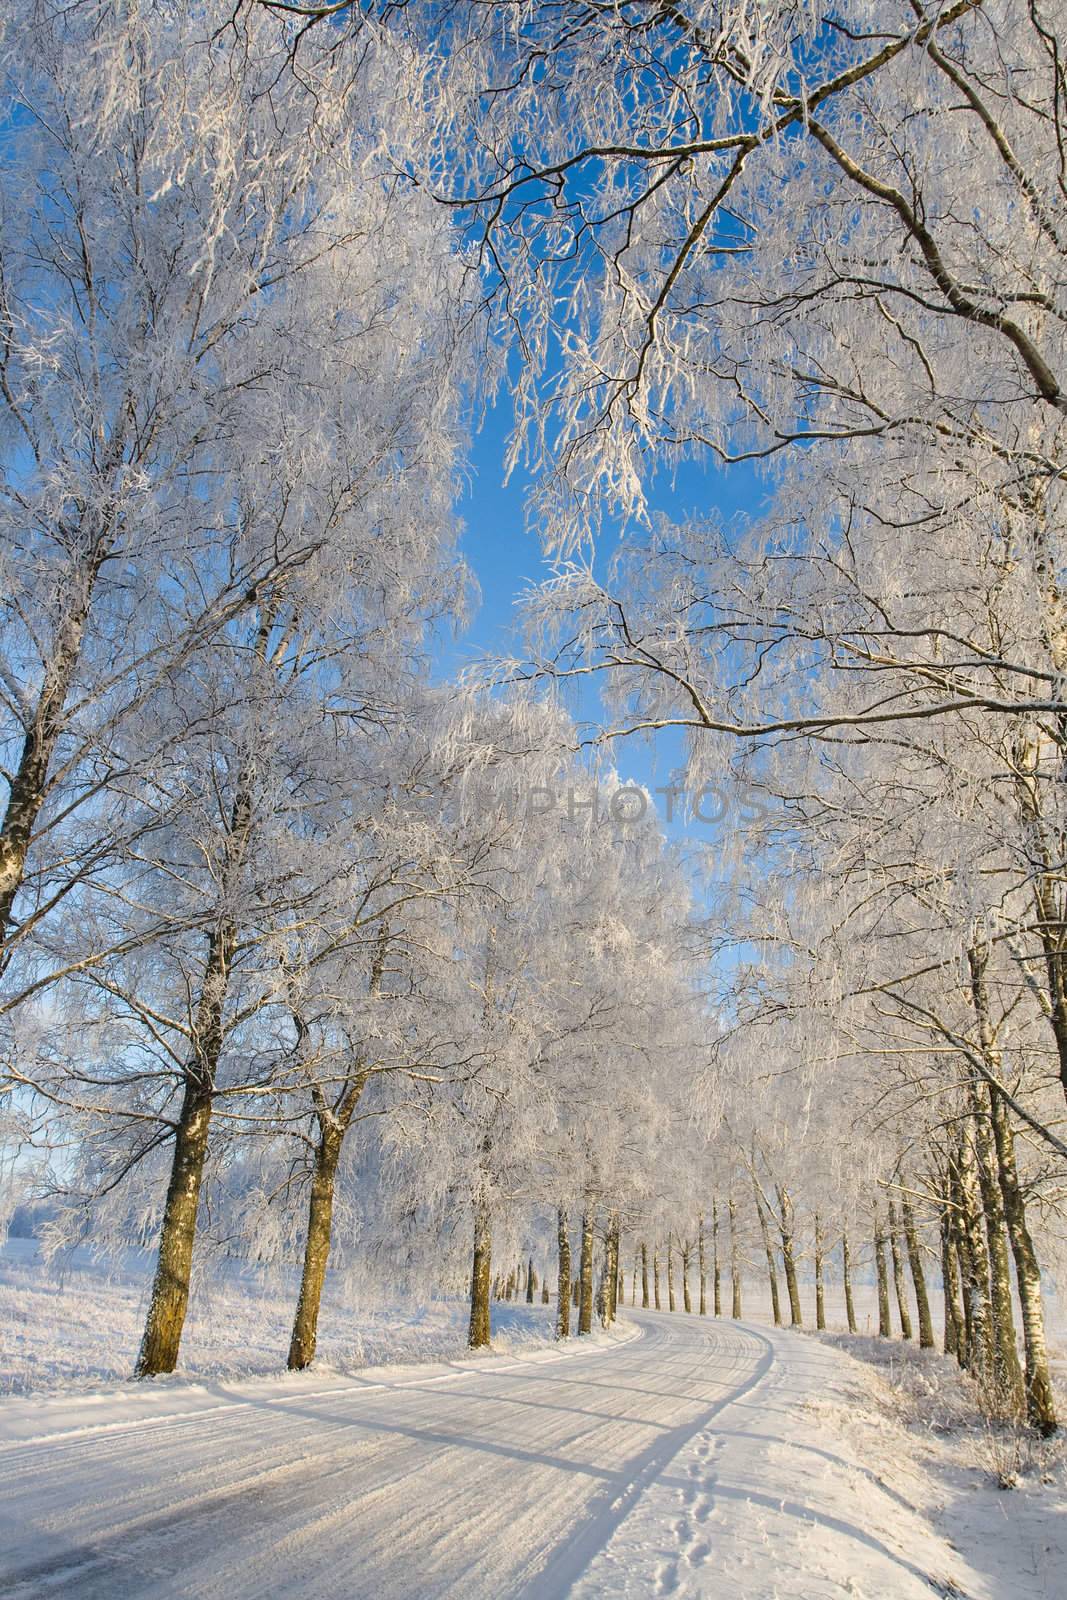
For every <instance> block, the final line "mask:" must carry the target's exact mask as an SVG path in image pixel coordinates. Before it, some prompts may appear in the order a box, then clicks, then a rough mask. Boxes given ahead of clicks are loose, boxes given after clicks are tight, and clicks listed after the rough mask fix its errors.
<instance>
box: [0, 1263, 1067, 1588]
mask: <svg viewBox="0 0 1067 1600" xmlns="http://www.w3.org/2000/svg"><path fill="white" fill-rule="evenodd" d="M28 1257H29V1253H28V1250H27V1247H25V1246H21V1247H20V1246H18V1245H17V1244H15V1245H14V1246H13V1247H12V1246H9V1247H8V1252H7V1256H6V1258H5V1261H4V1265H3V1268H2V1273H0V1337H3V1338H4V1340H5V1347H4V1349H3V1355H2V1358H0V1369H4V1370H6V1372H7V1381H8V1384H9V1386H11V1385H12V1384H14V1385H15V1386H16V1387H17V1388H18V1389H20V1390H21V1391H22V1392H16V1393H9V1394H8V1395H7V1396H6V1397H5V1398H4V1399H2V1400H0V1593H2V1594H3V1595H4V1596H5V1597H10V1600H37V1597H39V1596H40V1597H45V1596H63V1597H64V1600H65V1597H67V1596H70V1597H72V1600H113V1597H121V1596H128V1597H139V1596H142V1595H144V1596H148V1595H149V1594H151V1595H152V1596H154V1597H155V1596H162V1597H166V1596H175V1597H177V1596H182V1597H190V1600H211V1597H215V1596H220V1597H222V1596H224V1597H225V1600H246V1597H247V1600H251V1597H253V1596H255V1597H257V1600H260V1597H263V1596H271V1597H272V1596H274V1595H278V1596H282V1595H284V1596H285V1597H286V1600H290V1597H293V1600H312V1597H314V1600H334V1597H337V1600H341V1597H344V1600H361V1597H364V1596H366V1597H367V1600H370V1597H372V1596H373V1597H374V1600H432V1597H436V1596H454V1597H457V1600H458V1597H460V1596H463V1597H464V1600H480V1597H482V1596H484V1597H486V1600H488V1597H489V1596H492V1597H493V1600H513V1597H515V1600H559V1597H562V1596H565V1595H566V1596H570V1597H571V1600H604V1597H618V1600H637V1597H641V1600H646V1597H651V1596H660V1595H662V1596H666V1595H677V1596H680V1597H681V1600H687V1597H693V1600H697V1597H705V1596H708V1597H710V1596H714V1597H715V1600H822V1597H824V1596H825V1597H837V1596H845V1595H848V1596H854V1597H860V1600H875V1597H878V1600H883V1597H888V1600H912V1597H918V1596H926V1597H929V1596H930V1595H932V1594H940V1595H943V1596H952V1595H956V1596H961V1595H962V1596H967V1597H969V1600H1052V1597H1057V1600H1062V1596H1063V1595H1064V1594H1067V1492H1065V1488H1067V1486H1065V1480H1064V1468H1063V1464H1062V1460H1060V1459H1059V1458H1058V1457H1057V1456H1056V1455H1055V1454H1054V1453H1052V1452H1049V1453H1048V1454H1042V1453H1041V1452H1040V1451H1030V1452H1027V1451H1025V1450H1024V1451H1023V1452H1022V1456H1021V1458H1020V1459H1019V1460H1012V1461H1011V1462H1009V1463H1008V1464H1009V1465H1011V1467H1012V1470H1014V1471H1015V1472H1016V1473H1017V1474H1018V1475H1019V1478H1020V1484H1021V1487H1020V1488H1018V1489H1016V1490H1014V1491H1011V1492H1004V1491H1002V1490H1000V1489H998V1488H997V1487H996V1484H995V1469H997V1468H998V1467H1000V1466H1003V1465H1004V1464H1005V1462H1006V1461H1007V1457H1008V1455H1009V1454H1010V1452H1011V1450H1012V1449H1013V1448H1014V1447H1013V1445H1012V1444H1011V1441H1010V1440H1007V1439H1005V1438H1002V1437H1000V1436H996V1437H995V1436H993V1435H990V1436H989V1437H988V1438H983V1437H982V1436H981V1434H980V1433H976V1432H975V1430H974V1427H973V1419H972V1418H971V1416H970V1415H969V1414H968V1412H967V1402H966V1396H965V1394H964V1392H963V1391H962V1390H961V1389H960V1380H959V1378H958V1377H957V1375H956V1373H955V1371H954V1369H953V1367H952V1365H951V1363H946V1362H943V1361H942V1360H941V1358H939V1357H936V1356H929V1355H925V1354H923V1355H920V1354H919V1353H918V1352H916V1351H908V1350H905V1349H904V1348H903V1347H902V1346H900V1345H899V1344H898V1345H892V1346H891V1345H887V1344H886V1343H885V1342H884V1341H878V1340H873V1339H863V1338H860V1339H857V1340H853V1341H850V1340H848V1339H847V1338H844V1339H842V1338H840V1337H838V1336H831V1337H830V1339H829V1340H819V1339H816V1338H812V1337H808V1336H805V1335H797V1334H791V1333H788V1332H780V1331H775V1330H773V1329H769V1328H767V1327H766V1326H763V1325H761V1324H760V1323H759V1322H750V1323H744V1324H734V1323H731V1322H728V1321H724V1322H716V1321H714V1320H713V1319H706V1320H702V1319H700V1318H698V1317H695V1316H692V1317H687V1316H685V1315H684V1314H682V1313H678V1314H675V1315H674V1316H671V1315H669V1314H667V1313H663V1314H660V1315H657V1314H655V1313H645V1312H640V1311H631V1310H630V1309H629V1308H627V1310H626V1312H625V1314H624V1321H623V1324H622V1325H621V1327H620V1328H619V1329H618V1331H617V1333H616V1335H615V1336H614V1337H613V1338H612V1339H604V1338H601V1339H599V1340H597V1341H595V1342H593V1343H591V1344H587V1343H585V1342H584V1341H583V1343H582V1344H578V1343H577V1342H574V1343H572V1344H570V1345H569V1346H567V1347H564V1348H559V1347H557V1346H555V1345H554V1344H553V1343H552V1342H551V1319H550V1317H549V1315H548V1314H547V1310H545V1311H543V1310H542V1308H541V1307H540V1306H537V1307H534V1308H531V1309H527V1308H526V1307H521V1308H494V1310H495V1311H499V1312H500V1313H501V1317H500V1321H501V1323H502V1324H503V1326H504V1329H505V1332H504V1334H503V1337H502V1339H501V1340H500V1346H501V1348H500V1350H499V1351H498V1353H496V1354H494V1355H493V1356H490V1357H488V1358H481V1359H476V1358H471V1357H469V1356H467V1355H464V1354H462V1353H461V1352H462V1338H463V1326H462V1323H463V1308H462V1307H456V1306H445V1305H442V1306H436V1307H433V1308H431V1310H429V1311H427V1312H425V1313H424V1314H422V1316H419V1315H417V1314H413V1313H408V1314H405V1315H402V1316H398V1315H397V1313H396V1312H393V1313H392V1314H389V1313H387V1312H386V1311H384V1310H379V1311H378V1312H377V1313H375V1314H373V1315H370V1316H367V1315H366V1314H364V1313H361V1314H360V1316H359V1325H358V1327H357V1326H356V1322H355V1317H354V1314H353V1311H352V1307H351V1305H349V1304H348V1303H347V1302H345V1300H344V1298H343V1296H339V1297H338V1298H335V1299H334V1300H333V1301H332V1302H331V1303H330V1305H329V1306H328V1307H327V1313H326V1317H325V1323H324V1347H325V1352H326V1359H325V1360H324V1361H323V1363H322V1364H321V1365H317V1367H316V1369H315V1370H314V1371H312V1372H309V1373H305V1374H300V1375H295V1376H287V1375H284V1374H281V1373H280V1372H279V1370H278V1369H279V1367H280V1364H281V1360H282V1357H283V1355H284V1347H285V1338H286V1336H287V1332H288V1329H287V1326H286V1322H285V1313H286V1310H287V1303H286V1301H285V1300H284V1299H283V1298H278V1297H275V1299H272V1297H271V1294H270V1292H269V1291H268V1289H267V1288H266V1286H264V1285H262V1284H259V1285H257V1283H256V1282H255V1281H254V1280H245V1279H239V1280H237V1281H234V1282H227V1283H226V1284H225V1285H224V1286H223V1287H222V1288H218V1287H216V1288H215V1289H214V1290H213V1291H211V1293H210V1294H207V1293H206V1291H205V1293H204V1294H203V1295H202V1297H201V1303H200V1305H199V1307H198V1310H197V1319H198V1320H197V1321H196V1322H195V1323H194V1338H193V1339H192V1341H191V1342H190V1344H189V1346H188V1349H187V1350H185V1351H183V1355H184V1356H186V1358H187V1359H186V1362H185V1375H184V1376H182V1377H178V1378H174V1379H166V1380H160V1381H157V1382H155V1383H151V1384H144V1385H137V1386H135V1385H132V1384H129V1383H126V1382H124V1381H121V1375H122V1373H124V1372H125V1371H128V1363H129V1360H130V1358H131V1356H132V1353H133V1351H134V1349H135V1347H136V1332H137V1327H136V1324H137V1318H138V1316H139V1314H140V1309H141V1300H142V1296H143V1284H142V1278H143V1267H144V1263H143V1262H137V1261H133V1262H130V1263H127V1264H126V1265H125V1266H124V1268H123V1270H122V1271H121V1272H120V1273H118V1274H117V1275H115V1276H112V1278H111V1279H109V1280H106V1281H105V1280H104V1279H103V1278H102V1277H101V1275H100V1273H99V1270H98V1269H96V1268H94V1267H93V1266H92V1264H91V1263H89V1262H87V1261H82V1262H81V1263H80V1264H76V1266H75V1268H74V1270H72V1271H70V1272H68V1274H67V1276H66V1278H65V1280H64V1281H63V1282H62V1283H61V1284H60V1283H56V1282H52V1281H50V1280H49V1279H48V1278H47V1276H46V1275H44V1274H43V1273H42V1272H41V1269H40V1267H39V1265H38V1264H37V1263H36V1262H35V1261H34V1260H33V1259H32V1258H28ZM16 1307H19V1308H21V1315H22V1321H21V1322H20V1323H19V1324H18V1326H17V1329H16V1332H17V1335H18V1339H19V1343H18V1345H17V1347H16V1351H15V1353H14V1354H12V1351H11V1350H10V1349H9V1348H8V1347H7V1335H8V1333H9V1330H10V1329H11V1327H12V1325H13V1324H12V1321H11V1314H12V1310H13V1308H16ZM753 1309H756V1302H755V1299H753ZM757 1314H758V1312H757ZM94 1318H95V1321H94ZM369 1351H373V1352H374V1353H375V1354H376V1355H377V1356H378V1357H379V1358H383V1357H384V1358H389V1359H390V1360H391V1361H392V1365H390V1366H388V1367H384V1366H378V1367H374V1368H364V1370H363V1371H362V1372H360V1370H359V1368H360V1365H361V1362H366V1361H367V1359H368V1353H369ZM64 1352H66V1353H65V1354H64ZM857 1356H859V1357H861V1358H862V1359H857ZM401 1361H404V1362H408V1363H410V1362H418V1361H421V1362H422V1364H421V1365H400V1364H398V1363H399V1362H401ZM16 1368H17V1371H16ZM267 1373H270V1374H271V1375H270V1376H265V1375H263V1374H267ZM31 1380H32V1381H31ZM42 1384H43V1385H45V1386H47V1387H49V1388H51V1389H52V1391H53V1392H52V1393H51V1394H47V1395H42V1394H40V1393H28V1392H26V1391H27V1390H28V1389H29V1388H30V1387H31V1386H32V1387H38V1388H39V1387H40V1386H41V1385H42ZM1043 1478H1044V1479H1046V1480H1047V1481H1044V1482H1043V1481H1042V1479H1043Z"/></svg>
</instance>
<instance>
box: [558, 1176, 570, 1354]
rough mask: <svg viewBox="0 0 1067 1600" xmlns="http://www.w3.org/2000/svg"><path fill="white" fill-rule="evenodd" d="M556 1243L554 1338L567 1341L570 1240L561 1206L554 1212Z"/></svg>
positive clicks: (565, 1215) (568, 1333)
mask: <svg viewBox="0 0 1067 1600" xmlns="http://www.w3.org/2000/svg"><path fill="white" fill-rule="evenodd" d="M556 1242H557V1245H558V1248H559V1276H558V1280H557V1284H556V1338H557V1339H569V1338H570V1335H571V1240H570V1234H569V1232H568V1229H567V1213H566V1211H565V1210H564V1208H563V1207H562V1206H560V1207H559V1209H558V1210H557V1212H556Z"/></svg>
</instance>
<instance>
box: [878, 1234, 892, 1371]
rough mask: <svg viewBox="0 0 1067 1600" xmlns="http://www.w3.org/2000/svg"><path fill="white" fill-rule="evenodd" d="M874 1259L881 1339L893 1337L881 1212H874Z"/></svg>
mask: <svg viewBox="0 0 1067 1600" xmlns="http://www.w3.org/2000/svg"><path fill="white" fill-rule="evenodd" d="M874 1260H875V1269H876V1272H877V1274H878V1332H879V1334H880V1336H881V1337H882V1338H883V1339H891V1338H892V1337H893V1324H892V1323H891V1322H890V1320H889V1272H888V1270H887V1267H886V1259H885V1234H884V1232H883V1231H882V1217H881V1213H880V1212H879V1211H878V1210H877V1208H876V1209H875V1213H874Z"/></svg>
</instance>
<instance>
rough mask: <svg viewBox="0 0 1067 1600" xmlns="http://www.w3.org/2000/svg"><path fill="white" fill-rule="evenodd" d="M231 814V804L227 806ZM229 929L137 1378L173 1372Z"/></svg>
mask: <svg viewBox="0 0 1067 1600" xmlns="http://www.w3.org/2000/svg"><path fill="white" fill-rule="evenodd" d="M235 814H236V806H235ZM236 943H237V930H236V927H235V926H234V924H233V922H232V921H231V920H230V919H229V918H225V919H223V921H221V922H220V923H218V924H217V925H216V926H215V928H214V929H213V930H212V934H211V940H210V943H209V945H208V955H207V962H206V965H205V969H204V981H203V986H202V988H201V991H200V1000H199V1003H198V1005H197V1010H196V1023H195V1028H194V1035H193V1037H194V1040H195V1041H196V1046H197V1048H196V1055H195V1057H194V1059H193V1061H192V1062H191V1063H190V1065H189V1066H188V1067H187V1068H186V1074H185V1092H184V1094H183V1096H182V1105H181V1110H180V1112H179V1113H178V1125H177V1127H176V1129H175V1132H174V1155H173V1159H172V1163H171V1171H170V1182H169V1184H168V1186H167V1200H166V1204H165V1206H164V1209H163V1223H162V1227H161V1229H160V1236H159V1259H158V1261H157V1263H156V1274H155V1281H154V1283H153V1285H152V1299H151V1301H150V1303H149V1307H148V1317H147V1320H146V1322H145V1330H144V1336H143V1338H142V1340H141V1349H140V1352H139V1354H138V1357H137V1367H136V1373H137V1376H138V1377H139V1378H154V1377H156V1376H157V1374H159V1373H163V1372H173V1371H174V1368H175V1367H176V1366H177V1364H178V1350H179V1347H180V1345H181V1338H182V1329H183V1328H184V1326H185V1314H186V1312H187V1311H188V1309H189V1279H190V1273H191V1271H192V1264H193V1244H194V1242H195V1239H196V1217H197V1212H198V1210H199V1207H200V1190H201V1186H202V1184H203V1181H204V1165H205V1163H206V1161H207V1151H208V1131H209V1128H210V1124H211V1110H212V1102H213V1099H214V1093H215V1076H216V1073H217V1072H218V1065H219V1057H220V1056H221V1054H222V1038H223V1034H222V1009H223V1004H224V1002H225V999H226V990H227V987H228V984H229V975H230V963H231V961H232V960H233V954H234V949H235V947H236Z"/></svg>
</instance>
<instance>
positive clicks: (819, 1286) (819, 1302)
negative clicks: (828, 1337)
mask: <svg viewBox="0 0 1067 1600" xmlns="http://www.w3.org/2000/svg"><path fill="white" fill-rule="evenodd" d="M822 1262H823V1236H822V1219H821V1218H820V1216H819V1213H818V1212H817V1211H816V1213H815V1326H816V1328H817V1329H818V1330H819V1331H820V1332H825V1329H826V1292H825V1288H824V1286H823V1267H822Z"/></svg>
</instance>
